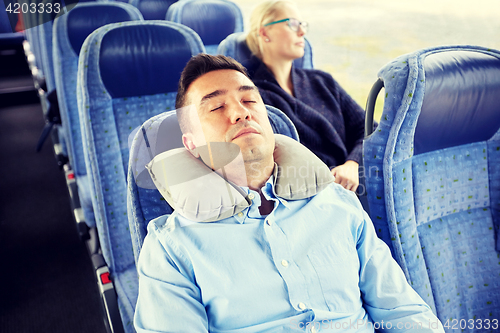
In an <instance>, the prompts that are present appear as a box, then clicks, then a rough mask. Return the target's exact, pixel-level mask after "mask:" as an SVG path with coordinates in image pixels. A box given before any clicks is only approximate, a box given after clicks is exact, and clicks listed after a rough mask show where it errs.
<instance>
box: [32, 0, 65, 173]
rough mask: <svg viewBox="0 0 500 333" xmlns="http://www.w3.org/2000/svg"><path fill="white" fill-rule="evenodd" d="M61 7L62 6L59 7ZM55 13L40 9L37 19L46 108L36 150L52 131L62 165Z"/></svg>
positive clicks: (50, 1)
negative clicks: (54, 62) (54, 54)
mask: <svg viewBox="0 0 500 333" xmlns="http://www.w3.org/2000/svg"><path fill="white" fill-rule="evenodd" d="M41 3H42V4H43V5H44V7H48V5H49V4H51V5H52V6H54V3H60V0H44V1H42V2H41ZM61 8H62V7H61ZM56 16H57V13H56V12H55V11H50V13H49V11H41V12H40V13H39V14H38V17H39V18H38V20H39V22H40V25H39V26H38V29H37V32H38V38H39V40H40V43H39V45H40V57H41V59H40V62H41V64H42V66H43V68H44V69H45V71H44V79H45V84H46V87H47V93H46V94H44V96H43V97H41V98H45V99H46V100H45V102H44V103H42V104H45V105H46V110H44V116H45V123H46V125H45V127H46V130H45V131H44V132H43V134H42V137H41V138H40V141H39V143H38V148H37V151H39V150H41V147H42V146H43V144H44V141H45V140H46V138H47V137H48V133H46V132H48V131H51V130H52V131H53V133H52V138H53V139H54V137H55V138H56V140H53V141H56V142H57V143H56V145H58V147H55V150H56V152H59V153H58V154H56V155H57V156H56V158H57V161H58V163H59V165H60V166H61V167H62V166H63V164H65V163H66V162H67V159H68V152H67V149H66V141H65V134H64V129H63V127H62V126H61V124H60V123H61V116H60V113H59V106H58V103H57V94H56V82H55V78H54V64H53V58H52V27H53V21H54V19H55V18H56Z"/></svg>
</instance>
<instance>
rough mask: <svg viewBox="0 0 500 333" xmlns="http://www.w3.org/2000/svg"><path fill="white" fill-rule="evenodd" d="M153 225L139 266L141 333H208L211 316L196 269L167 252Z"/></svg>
mask: <svg viewBox="0 0 500 333" xmlns="http://www.w3.org/2000/svg"><path fill="white" fill-rule="evenodd" d="M153 225H154V222H151V223H150V225H149V227H148V229H149V230H148V235H147V236H146V239H145V240H144V245H143V247H142V249H141V254H140V258H139V263H138V273H139V296H138V300H137V306H136V310H135V316H134V326H135V328H136V331H137V333H143V332H169V333H172V332H179V333H185V332H192V333H198V332H208V318H207V313H206V311H205V308H204V306H203V304H202V303H201V292H200V289H199V288H198V287H197V286H196V284H195V283H194V282H193V280H194V279H193V278H192V267H191V266H190V264H189V263H188V262H187V260H182V259H181V258H174V257H173V255H170V254H169V253H168V252H167V251H166V250H165V247H164V246H163V245H162V244H161V242H160V240H159V239H158V234H157V232H158V231H156V230H152V229H154V228H153V227H152V226H153Z"/></svg>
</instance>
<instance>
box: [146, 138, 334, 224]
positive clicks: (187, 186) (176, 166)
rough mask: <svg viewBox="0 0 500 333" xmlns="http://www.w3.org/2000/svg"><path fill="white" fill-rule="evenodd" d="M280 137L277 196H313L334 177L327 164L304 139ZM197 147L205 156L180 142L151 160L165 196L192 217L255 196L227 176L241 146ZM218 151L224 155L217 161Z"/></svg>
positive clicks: (232, 208)
mask: <svg viewBox="0 0 500 333" xmlns="http://www.w3.org/2000/svg"><path fill="white" fill-rule="evenodd" d="M275 141H276V145H275V150H274V161H275V166H274V172H273V175H274V191H275V193H276V195H277V196H278V197H280V198H283V199H285V200H300V199H305V198H309V197H312V196H314V195H316V194H317V193H319V192H320V191H322V190H323V189H324V188H326V187H327V186H328V185H329V184H330V183H332V182H333V181H334V177H333V175H332V174H331V172H330V170H329V169H328V167H327V166H326V165H325V164H324V163H323V162H322V161H321V160H320V159H319V158H318V157H317V156H316V155H314V154H313V153H312V152H311V151H310V150H309V149H307V148H306V147H304V146H303V145H302V144H300V143H298V142H297V141H295V140H293V139H291V138H289V137H287V136H284V135H280V134H275ZM235 147H236V149H235ZM198 149H199V153H200V156H201V159H197V158H195V157H194V156H193V155H192V154H191V153H190V152H189V151H187V150H186V149H184V148H177V149H172V150H169V151H166V152H164V153H161V154H159V155H157V156H156V157H155V158H154V159H153V160H152V161H151V162H150V163H148V165H147V166H146V168H147V169H148V171H149V173H150V175H151V178H152V179H153V182H154V184H155V186H156V187H157V189H158V190H159V191H160V193H161V194H162V196H163V197H164V198H165V200H167V202H168V203H169V204H170V205H171V206H172V207H173V208H174V209H175V210H176V211H177V212H178V213H179V214H181V215H182V216H184V217H185V218H187V219H189V220H191V221H193V222H214V221H219V220H222V219H225V218H228V217H230V216H233V215H235V214H237V213H239V212H241V211H243V210H244V209H246V208H247V207H249V206H250V205H251V203H252V201H251V200H250V198H248V196H247V193H246V191H244V190H243V189H242V188H241V187H239V186H237V185H235V184H233V183H232V182H230V181H228V180H226V179H225V178H224V176H223V175H224V174H225V173H224V172H225V171H224V170H225V169H224V167H225V166H226V168H227V167H229V163H231V162H232V161H234V160H235V159H237V158H238V156H240V157H241V154H239V147H238V146H237V145H234V144H233V145H232V146H231V145H228V144H226V143H220V144H219V143H210V147H209V149H210V150H211V153H212V154H208V153H207V152H208V150H209V149H207V146H205V147H201V148H198ZM222 149H225V150H224V152H222ZM210 156H212V157H210ZM213 156H221V158H219V159H218V160H216V161H214V157H213ZM209 166H213V169H212V168H211V167H209ZM214 170H215V171H214ZM216 171H217V172H216ZM242 172H244V169H243V170H242ZM221 175H222V176H221Z"/></svg>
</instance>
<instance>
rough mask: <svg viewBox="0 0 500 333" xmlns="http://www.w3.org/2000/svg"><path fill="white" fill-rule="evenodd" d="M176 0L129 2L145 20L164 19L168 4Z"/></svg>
mask: <svg viewBox="0 0 500 333" xmlns="http://www.w3.org/2000/svg"><path fill="white" fill-rule="evenodd" d="M176 1H177V0H130V1H127V2H128V3H129V4H131V5H133V6H135V7H137V8H138V9H139V11H140V12H141V14H142V16H143V17H144V19H145V20H164V19H165V15H166V14H167V11H168V9H169V8H170V6H171V5H172V4H173V3H175V2H176Z"/></svg>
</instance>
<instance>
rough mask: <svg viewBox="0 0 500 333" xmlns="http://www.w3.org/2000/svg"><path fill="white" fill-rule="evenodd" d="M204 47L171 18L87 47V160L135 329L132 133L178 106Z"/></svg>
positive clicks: (130, 25) (83, 104)
mask: <svg viewBox="0 0 500 333" xmlns="http://www.w3.org/2000/svg"><path fill="white" fill-rule="evenodd" d="M201 52H204V48H203V44H202V42H201V40H200V38H199V37H198V36H197V35H196V33H195V32H193V31H192V30H191V29H189V28H187V27H184V26H182V25H179V24H177V23H173V22H167V21H141V22H139V21H136V22H125V23H117V24H113V25H108V26H106V27H103V28H100V29H98V30H96V31H95V32H94V33H93V34H91V35H90V36H89V38H87V40H86V41H85V43H84V45H83V46H82V52H81V56H80V60H79V66H78V107H79V112H80V119H81V126H82V135H83V147H84V149H83V150H84V155H85V163H86V166H87V170H88V174H89V176H90V179H89V180H90V184H91V186H90V190H91V197H92V204H93V207H94V212H95V217H96V225H97V230H98V234H99V240H100V243H101V249H102V254H103V256H104V259H105V261H106V264H107V265H108V267H109V270H110V272H111V277H112V279H113V282H114V283H115V289H116V292H117V295H118V305H119V308H120V313H121V317H122V320H123V323H124V327H125V331H127V332H133V331H134V329H133V325H132V318H133V314H134V308H135V303H136V299H137V284H138V282H137V272H136V268H135V261H134V255H133V250H132V243H131V238H130V230H129V223H128V218H127V200H126V197H127V178H126V175H127V170H128V160H129V151H128V146H127V144H128V137H129V135H130V132H131V131H132V130H133V129H135V128H136V127H138V126H140V125H141V124H142V123H143V122H144V121H146V120H147V119H149V118H150V117H152V116H154V115H157V114H159V113H162V112H165V111H167V110H173V109H174V108H175V95H176V91H177V83H178V80H179V78H180V73H181V71H182V69H183V68H184V66H185V65H186V63H187V62H188V60H189V59H190V58H191V57H192V56H193V55H195V54H198V53H201Z"/></svg>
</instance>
